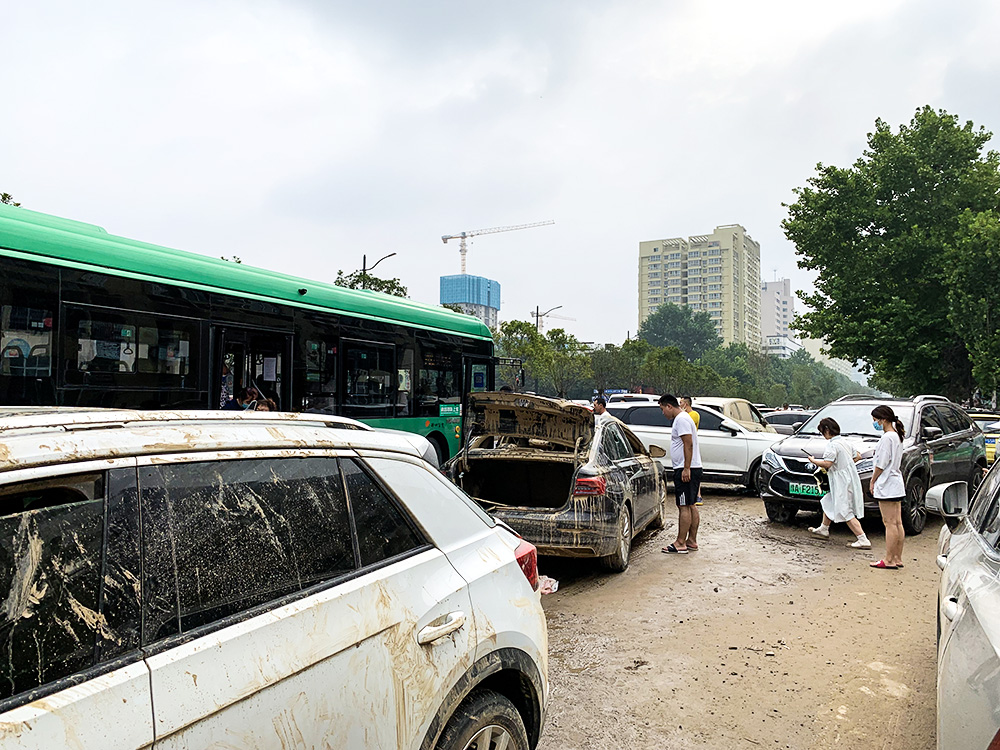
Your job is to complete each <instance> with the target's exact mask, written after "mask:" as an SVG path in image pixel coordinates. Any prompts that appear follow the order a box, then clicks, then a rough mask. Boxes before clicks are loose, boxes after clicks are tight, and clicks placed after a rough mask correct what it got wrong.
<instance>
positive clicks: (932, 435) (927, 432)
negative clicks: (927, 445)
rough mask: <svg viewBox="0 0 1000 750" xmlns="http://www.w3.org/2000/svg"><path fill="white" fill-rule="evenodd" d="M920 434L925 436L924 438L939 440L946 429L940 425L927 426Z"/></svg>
mask: <svg viewBox="0 0 1000 750" xmlns="http://www.w3.org/2000/svg"><path fill="white" fill-rule="evenodd" d="M920 434H921V435H923V436H924V440H937V439H938V438H939V437H941V436H942V435H944V430H942V429H941V428H940V427H925V428H924V429H923V430H921V432H920Z"/></svg>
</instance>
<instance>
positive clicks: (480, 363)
mask: <svg viewBox="0 0 1000 750" xmlns="http://www.w3.org/2000/svg"><path fill="white" fill-rule="evenodd" d="M462 370H463V373H464V387H463V388H462V414H463V415H467V414H468V413H469V394H470V393H481V392H482V391H491V390H493V379H494V376H493V358H492V357H477V356H470V355H465V356H464V357H462Z"/></svg>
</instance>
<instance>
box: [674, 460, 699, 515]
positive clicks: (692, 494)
mask: <svg viewBox="0 0 1000 750" xmlns="http://www.w3.org/2000/svg"><path fill="white" fill-rule="evenodd" d="M690 471H691V480H690V481H688V482H685V481H683V480H682V479H681V474H682V473H683V472H684V469H674V496H675V498H676V499H677V507H678V508H679V507H681V506H682V505H694V504H695V503H696V502H698V493H699V491H700V490H701V475H702V470H701V468H700V467H699V468H697V469H694V468H692V469H690Z"/></svg>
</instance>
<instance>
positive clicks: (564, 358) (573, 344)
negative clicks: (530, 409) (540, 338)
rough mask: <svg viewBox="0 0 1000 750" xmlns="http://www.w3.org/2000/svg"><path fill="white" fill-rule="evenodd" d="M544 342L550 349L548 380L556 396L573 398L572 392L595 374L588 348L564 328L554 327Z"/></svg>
mask: <svg viewBox="0 0 1000 750" xmlns="http://www.w3.org/2000/svg"><path fill="white" fill-rule="evenodd" d="M544 344H545V346H546V348H547V349H548V357H547V358H546V362H547V364H548V367H547V372H546V375H547V376H548V377H547V381H548V382H549V383H551V385H552V390H553V392H554V393H555V395H556V396H559V397H560V398H571V395H570V394H571V393H574V392H576V391H577V389H578V388H579V386H580V384H581V383H582V382H583V381H584V380H588V379H590V378H592V376H593V372H592V370H591V368H590V358H589V357H588V353H587V348H586V347H585V346H584V345H583V344H581V343H580V342H579V341H578V340H577V338H576V337H575V336H573V335H572V334H569V333H566V331H564V330H563V329H562V328H553V329H552V330H551V331H549V332H548V333H546V334H545V339H544Z"/></svg>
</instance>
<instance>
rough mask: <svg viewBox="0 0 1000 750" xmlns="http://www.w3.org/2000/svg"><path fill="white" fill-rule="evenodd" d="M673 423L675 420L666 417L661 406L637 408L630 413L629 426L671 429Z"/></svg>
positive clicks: (630, 410)
mask: <svg viewBox="0 0 1000 750" xmlns="http://www.w3.org/2000/svg"><path fill="white" fill-rule="evenodd" d="M623 421H624V420H623ZM673 423H674V420H672V419H670V418H668V417H667V416H665V415H664V414H663V412H662V411H661V410H660V407H659V406H637V407H635V408H633V409H629V411H628V424H638V425H647V426H649V427H670V426H671V425H673Z"/></svg>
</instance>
